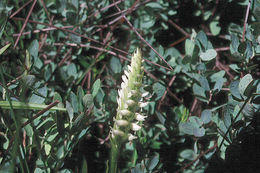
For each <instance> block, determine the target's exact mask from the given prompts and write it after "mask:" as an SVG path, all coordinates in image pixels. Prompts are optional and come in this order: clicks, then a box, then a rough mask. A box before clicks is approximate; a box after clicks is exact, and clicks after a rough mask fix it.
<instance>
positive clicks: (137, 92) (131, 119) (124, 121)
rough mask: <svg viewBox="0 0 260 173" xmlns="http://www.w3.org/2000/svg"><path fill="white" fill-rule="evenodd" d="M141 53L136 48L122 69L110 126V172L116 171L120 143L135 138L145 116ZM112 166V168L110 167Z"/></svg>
mask: <svg viewBox="0 0 260 173" xmlns="http://www.w3.org/2000/svg"><path fill="white" fill-rule="evenodd" d="M142 62H143V59H142V54H141V51H140V49H138V48H137V50H136V51H135V53H134V54H133V56H132V59H131V65H128V70H125V71H124V75H123V76H122V80H123V81H122V84H121V89H120V90H119V91H118V98H117V103H118V109H117V114H116V117H114V119H113V120H114V125H113V127H112V128H111V137H110V140H111V145H112V146H111V160H110V162H111V164H112V165H111V164H110V170H111V171H110V172H116V169H117V168H116V167H117V166H116V165H114V164H116V162H117V157H118V152H119V150H120V147H121V145H122V144H123V143H124V142H126V141H127V140H129V141H132V140H134V139H136V138H137V136H136V132H137V131H139V130H140V129H141V124H142V122H143V121H144V120H145V118H146V116H144V115H142V114H141V108H142V107H144V106H146V105H147V103H145V102H142V98H143V97H145V96H146V95H147V94H148V93H147V92H145V93H142V92H141V87H142V78H143V74H144V68H143V66H142ZM111 167H112V168H111Z"/></svg>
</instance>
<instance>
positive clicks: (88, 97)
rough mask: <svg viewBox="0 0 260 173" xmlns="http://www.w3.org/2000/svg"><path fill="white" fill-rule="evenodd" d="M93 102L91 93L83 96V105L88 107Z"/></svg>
mask: <svg viewBox="0 0 260 173" xmlns="http://www.w3.org/2000/svg"><path fill="white" fill-rule="evenodd" d="M93 104H94V101H93V96H92V95H91V94H86V95H84V97H83V105H84V106H85V107H87V108H90V107H91V106H92V105H93Z"/></svg>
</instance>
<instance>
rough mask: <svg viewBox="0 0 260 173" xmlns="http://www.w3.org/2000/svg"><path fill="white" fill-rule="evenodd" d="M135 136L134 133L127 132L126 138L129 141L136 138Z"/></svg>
mask: <svg viewBox="0 0 260 173" xmlns="http://www.w3.org/2000/svg"><path fill="white" fill-rule="evenodd" d="M136 138H137V137H136V136H134V135H132V134H131V133H129V134H128V140H129V141H132V140H134V139H136Z"/></svg>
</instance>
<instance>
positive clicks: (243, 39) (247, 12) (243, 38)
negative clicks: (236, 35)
mask: <svg viewBox="0 0 260 173" xmlns="http://www.w3.org/2000/svg"><path fill="white" fill-rule="evenodd" d="M250 6H251V0H249V2H248V5H247V9H246V16H245V20H244V29H243V37H242V42H244V41H245V33H246V24H247V19H248V15H249V10H250Z"/></svg>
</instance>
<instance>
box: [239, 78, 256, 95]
mask: <svg viewBox="0 0 260 173" xmlns="http://www.w3.org/2000/svg"><path fill="white" fill-rule="evenodd" d="M251 82H253V77H252V76H251V74H247V75H245V76H244V77H243V78H242V79H241V80H240V82H239V85H238V89H239V92H240V94H241V95H245V91H246V89H247V87H248V86H249V85H250V83H251Z"/></svg>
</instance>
